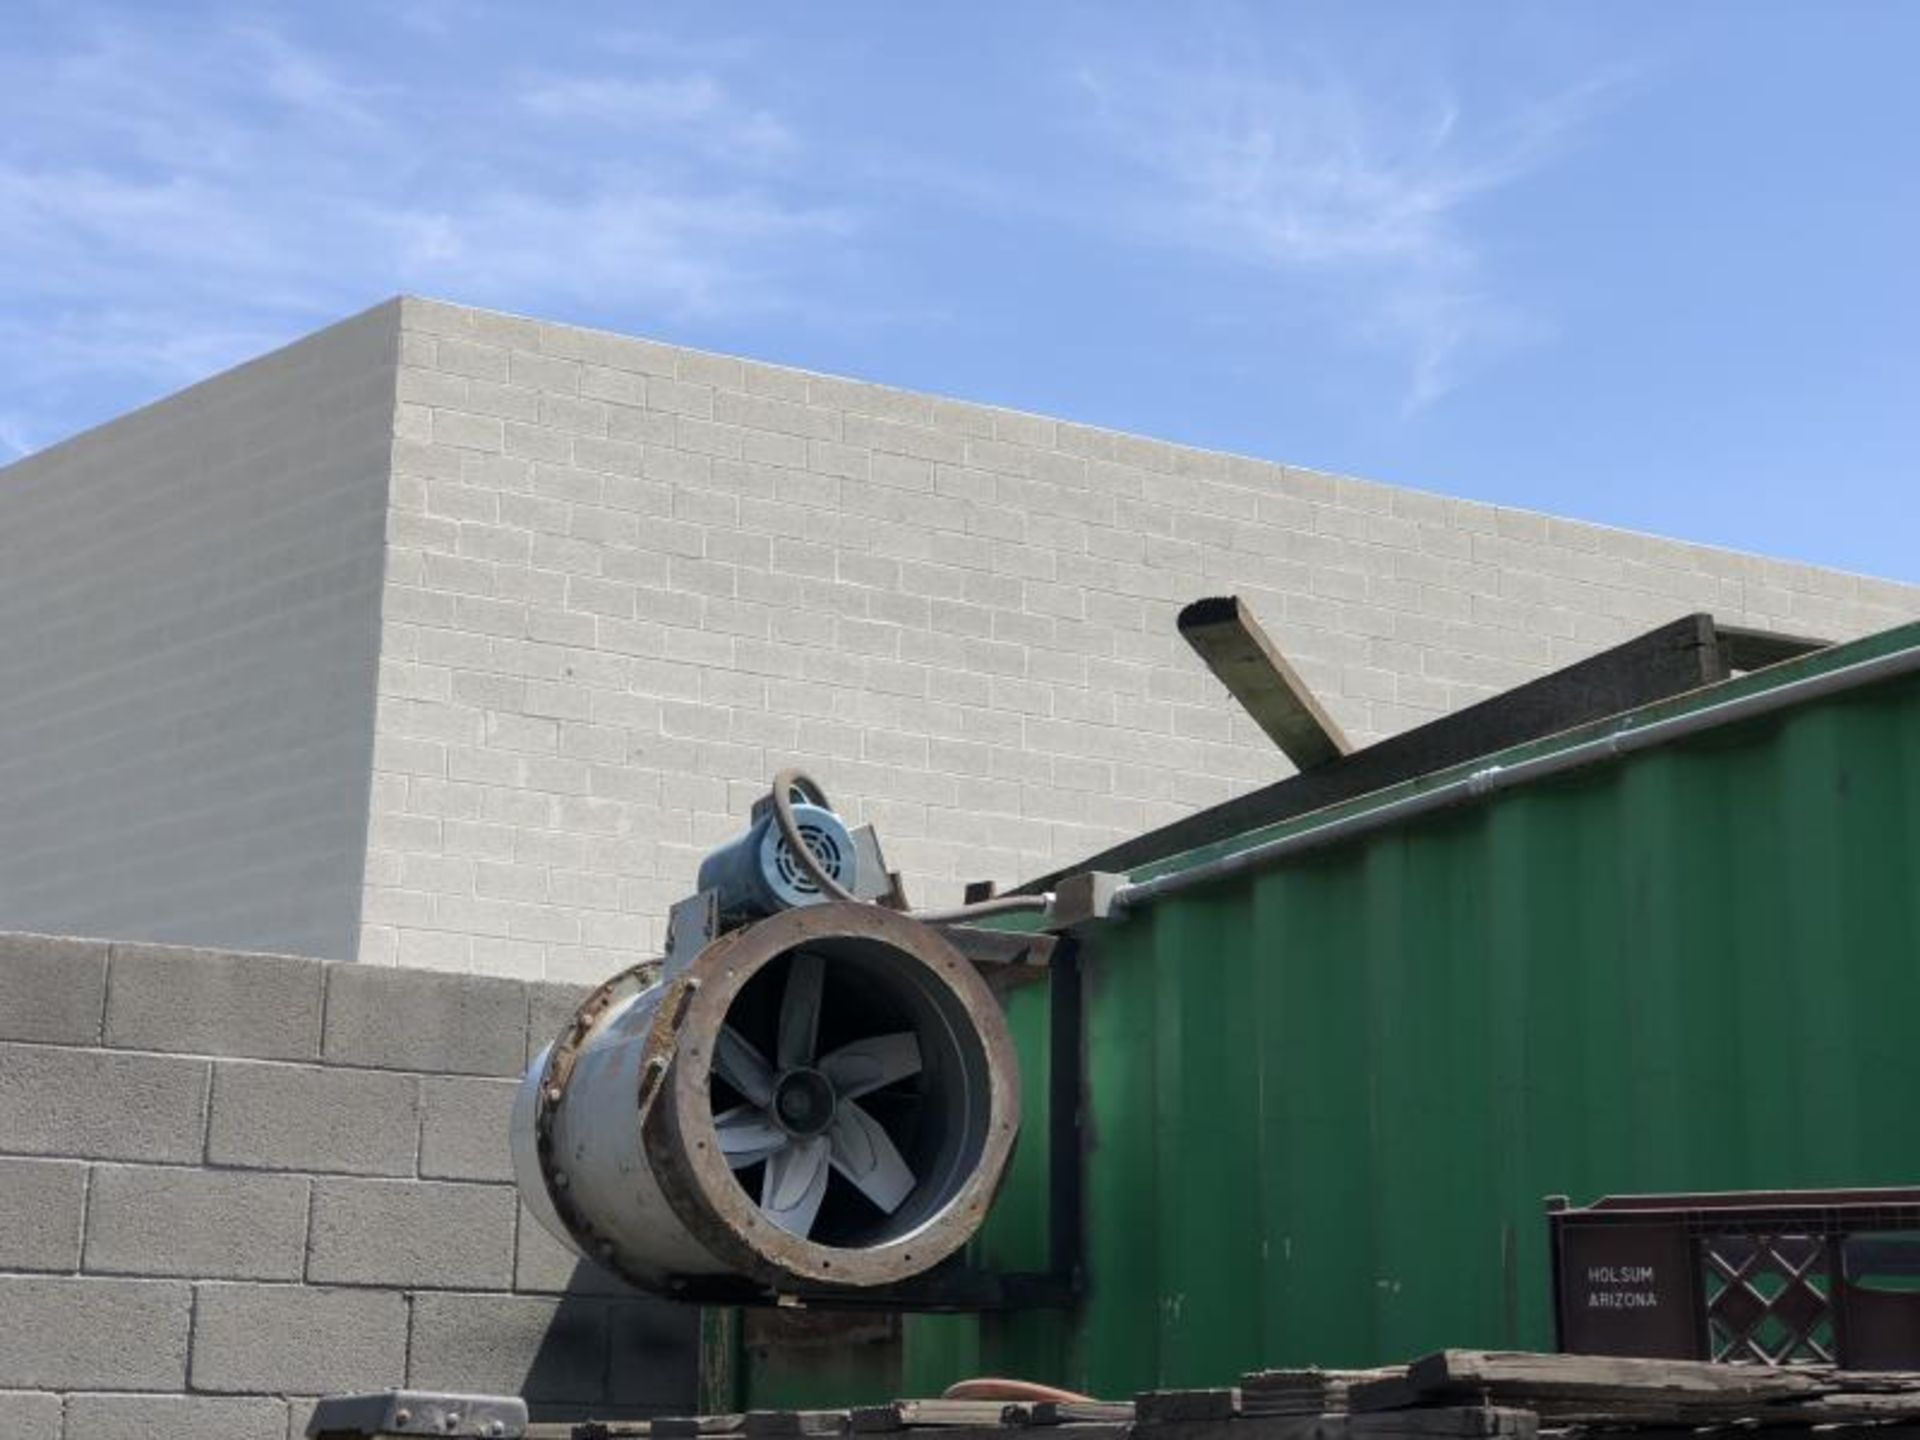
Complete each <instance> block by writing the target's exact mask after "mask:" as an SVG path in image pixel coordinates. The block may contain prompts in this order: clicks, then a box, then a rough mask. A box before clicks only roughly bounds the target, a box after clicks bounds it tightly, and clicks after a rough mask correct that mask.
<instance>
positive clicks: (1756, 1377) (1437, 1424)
mask: <svg viewBox="0 0 1920 1440" xmlns="http://www.w3.org/2000/svg"><path fill="white" fill-rule="evenodd" d="M1815 1426H1818V1427H1820V1430H1819V1434H1818V1436H1817V1437H1815V1436H1814V1429H1813V1427H1815ZM1034 1427H1049V1428H1052V1429H1054V1430H1056V1431H1057V1432H1058V1435H1057V1436H1056V1437H1053V1440H1537V1437H1538V1436H1540V1435H1541V1434H1542V1432H1545V1433H1546V1434H1547V1435H1549V1436H1553V1437H1558V1440H1589V1437H1592V1436H1594V1435H1596V1434H1597V1432H1601V1431H1607V1432H1613V1433H1614V1434H1620V1433H1622V1432H1634V1431H1645V1432H1653V1431H1659V1432H1662V1440H1670V1437H1672V1436H1673V1433H1674V1432H1675V1431H1676V1430H1680V1431H1687V1432H1692V1434H1693V1435H1695V1436H1697V1437H1701V1440H1707V1437H1711V1440H1920V1374H1907V1373H1869V1372H1862V1371H1847V1370H1837V1369H1835V1368H1833V1367H1832V1366H1827V1365H1793V1366H1763V1365H1718V1364H1708V1363H1705V1362H1703V1361H1692V1360H1629V1359H1615V1358H1610V1357H1603V1356H1585V1355H1538V1354H1528V1353H1521V1352H1509V1351H1493V1350H1442V1351H1439V1352H1437V1353H1435V1354H1432V1355H1427V1356H1423V1357H1421V1358H1420V1359H1418V1360H1415V1361H1414V1362H1413V1363H1412V1364H1410V1365H1404V1366H1394V1367H1389V1368H1386V1369H1377V1370H1314V1369H1305V1370H1260V1371H1254V1372H1251V1373H1249V1374H1247V1375H1245V1376H1243V1377H1242V1378H1241V1382H1240V1384H1239V1385H1237V1386H1232V1387H1227V1388H1218V1389H1193V1390H1152V1391H1147V1392H1144V1393H1142V1394H1140V1395H1138V1396H1136V1397H1135V1398H1134V1400H1133V1401H1131V1402H1124V1401H1121V1402H1107V1401H1089V1402H1065V1401H1062V1402H1040V1403H1036V1402H1019V1403H1004V1402H1001V1401H997V1400H895V1401H892V1402H890V1403H888V1404H885V1405H871V1406H862V1407H859V1408H857V1409H851V1410H757V1411H752V1412H749V1413H748V1414H745V1415H709V1416H700V1417H693V1418H686V1419H668V1420H656V1421H654V1422H652V1423H651V1425H649V1424H646V1423H632V1424H604V1425H595V1424H589V1425H558V1426H544V1425H543V1426H535V1427H533V1428H532V1429H531V1430H530V1431H529V1432H528V1434H529V1440H536V1437H537V1440H628V1437H647V1440H718V1437H738V1440H821V1437H852V1436H855V1435H860V1436H875V1435H889V1434H896V1433H902V1432H907V1431H933V1430H938V1431H940V1432H941V1434H940V1436H939V1437H938V1440H1005V1437H1006V1432H1007V1431H1009V1430H1012V1429H1029V1428H1034ZM1736 1432H1737V1433H1736ZM929 1440H931V1437H929Z"/></svg>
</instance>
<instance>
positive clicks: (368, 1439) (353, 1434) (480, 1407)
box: [307, 1390, 527, 1440]
mask: <svg viewBox="0 0 1920 1440" xmlns="http://www.w3.org/2000/svg"><path fill="white" fill-rule="evenodd" d="M526 1433H527V1402H526V1401H524V1400H522V1399H519V1398H518V1397H516V1396H512V1395H448V1394H441V1393H438V1392H435V1391H427V1390H382V1391H379V1392H377V1393H375V1394H371V1395H329V1396H327V1397H326V1398H325V1399H323V1400H321V1401H320V1403H319V1404H317V1405H315V1406H314V1407H313V1415H312V1417H311V1418H310V1419H309V1420H308V1421H307V1434H308V1436H309V1437H311V1440H375V1437H386V1436H395V1435H440V1436H449V1435H451V1436H455V1437H461V1436H464V1437H469V1440H521V1437H522V1436H524V1435H525V1434H526Z"/></svg>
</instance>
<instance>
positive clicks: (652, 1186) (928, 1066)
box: [513, 902, 1020, 1294]
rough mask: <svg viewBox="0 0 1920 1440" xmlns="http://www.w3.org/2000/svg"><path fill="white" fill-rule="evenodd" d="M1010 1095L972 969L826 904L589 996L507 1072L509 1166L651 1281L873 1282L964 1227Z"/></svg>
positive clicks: (936, 944)
mask: <svg viewBox="0 0 1920 1440" xmlns="http://www.w3.org/2000/svg"><path fill="white" fill-rule="evenodd" d="M1019 1110H1020V1101H1019V1079H1018V1075H1017V1073H1016V1069H1015V1064H1014V1058H1013V1047H1012V1042H1011V1040H1010V1038H1009V1036H1008V1034H1007V1029H1006V1024H1005V1021H1004V1020H1003V1019H1002V1017H1001V1013H1000V1007H999V1004H998V1002H997V1001H996V1000H995V998H994V996H993V994H992V992H991V991H989V990H988V989H987V987H986V985H985V983H984V982H983V981H982V980H981V979H980V977H979V975H978V974H977V973H976V972H975V971H974V969H973V967H972V965H971V964H969V963H968V962H967V961H966V960H965V959H964V958H962V957H961V955H960V954H959V952H958V951H956V950H955V949H954V948H953V946H952V945H951V944H949V943H948V942H947V941H946V940H945V939H944V938H942V937H941V935H940V934H939V933H938V932H937V931H936V930H934V929H932V928H931V927H929V926H927V925H923V924H921V923H920V922H918V921H916V920H913V919H911V918H910V917H908V916H905V915H902V914H899V913H898V912H895V911H892V910H888V909H885V908H883V907H880V906H875V905H850V904H844V903H839V902H833V903H827V904H820V905H811V906H807V907H805V908H802V909H794V910H787V911H783V912H782V913H780V914H777V915H775V916H773V917H772V918H770V919H766V920H762V921H760V922H759V923H757V924H754V925H751V926H748V927H746V928H745V929H741V930H736V931H733V932H732V933H730V934H726V935H722V936H721V937H720V938H719V939H717V940H715V941H713V942H712V943H711V944H709V945H708V946H707V947H706V949H704V950H702V951H701V952H700V953H699V954H698V955H697V956H695V957H694V958H693V960H692V961H690V962H689V963H688V964H687V965H686V966H685V968H684V969H681V970H679V971H677V972H676V973H675V974H673V975H671V976H670V977H668V978H666V979H664V980H661V981H656V982H655V983H653V984H651V985H649V986H647V987H646V988H644V989H642V988H639V986H638V983H637V982H636V981H634V980H632V979H628V980H627V981H625V982H624V983H622V982H620V981H616V982H610V983H609V985H607V986H604V987H602V989H601V990H600V991H598V992H596V993H595V995H594V996H592V997H590V998H589V1000H588V1001H587V1003H586V1004H585V1005H584V1006H583V1007H582V1009H581V1011H580V1013H579V1015H578V1016H576V1018H575V1021H574V1023H573V1024H572V1025H571V1026H570V1027H569V1029H568V1030H567V1031H566V1032H565V1033H563V1034H562V1035H561V1036H560V1038H559V1039H558V1040H557V1041H556V1042H555V1044H554V1045H552V1046H550V1047H549V1048H548V1049H547V1051H546V1052H544V1053H543V1054H542V1055H541V1056H540V1058H539V1059H538V1060H536V1061H535V1062H534V1065H533V1067H532V1068H531V1070H529V1072H528V1074H527V1078H526V1080H525V1081H524V1082H523V1084H522V1086H521V1090H520V1094H519V1097H518V1100H517V1102H516V1106H515V1111H514V1118H513V1155H514V1169H515V1173H516V1176H517V1178H518V1181H519V1185H520V1191H521V1194H522V1195H523V1197H525V1199H526V1201H527V1204H528V1206H529V1208H530V1209H532V1211H533V1213H534V1214H535V1215H536V1216H538V1217H539V1218H540V1220H541V1222H542V1223H543V1224H544V1225H545V1226H546V1227H547V1228H548V1229H549V1230H551V1231H552V1232H553V1233H554V1234H555V1235H556V1236H557V1237H558V1238H560V1239H561V1240H562V1241H563V1242H564V1243H566V1244H567V1245H569V1246H570V1247H572V1248H573V1249H575V1250H576V1251H578V1252H579V1253H581V1254H583V1255H587V1256H591V1257H592V1258H594V1259H596V1260H598V1261H600V1262H601V1263H602V1264H605V1265H607V1266H609V1267H610V1268H613V1269H615V1270H617V1271H619V1272H620V1273H622V1274H624V1275H625V1276H626V1277H627V1278H628V1279H630V1280H632V1281H634V1282H635V1283H637V1284H640V1285H644V1286H646V1287H647V1288H649V1289H653V1290H657V1291H660V1292H662V1293H665V1294H674V1293H677V1292H679V1291H682V1290H684V1289H685V1288H686V1285H687V1283H688V1282H689V1281H692V1280H695V1279H700V1278H708V1279H711V1278H713V1277H736V1278H739V1279H744V1280H747V1281H750V1282H752V1283H753V1284H755V1285H757V1286H759V1287H761V1288H762V1289H764V1290H766V1291H771V1292H782V1291H785V1290H790V1289H793V1288H795V1287H796V1286H798V1287H804V1286H809V1285H833V1286H858V1287H871V1286H880V1285H886V1284H889V1283H892V1282H895V1281H899V1280H902V1279H905V1278H906V1277H908V1276H911V1275H915V1274H918V1273H919V1272H921V1271H923V1270H926V1269H928V1268H929V1267H931V1266H933V1265H935V1264H937V1263H938V1262H939V1261H941V1260H943V1259H945V1258H946V1257H947V1256H948V1255H951V1254H952V1253H953V1252H954V1251H955V1250H957V1249H959V1248H960V1246H962V1245H963V1244H965V1243H966V1241H967V1240H968V1239H969V1238H970V1237H971V1236H972V1235H973V1233H974V1231H975V1230H976V1229H978V1227H979V1225H980V1223H981V1221H982V1220H983V1219H985V1217H986V1213H987V1206H988V1203H989V1202H990V1201H991V1199H992V1197H993V1194H994V1192H995V1190H996V1189H997V1188H998V1186H999V1183H1000V1179H1001V1176H1002V1175H1003V1173H1004V1172H1005V1169H1006V1165H1007V1161H1008V1158H1009V1157H1010V1155H1011V1153H1012V1149H1013V1143H1014V1139H1015V1136H1016V1132H1017V1129H1018V1125H1019Z"/></svg>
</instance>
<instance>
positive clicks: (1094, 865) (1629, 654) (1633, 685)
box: [1020, 614, 1729, 894]
mask: <svg viewBox="0 0 1920 1440" xmlns="http://www.w3.org/2000/svg"><path fill="white" fill-rule="evenodd" d="M1728 673H1729V671H1728V668H1727V661H1726V657H1725V656H1724V655H1722V654H1721V652H1720V646H1719V641H1718V638H1717V636H1716V635H1715V633H1714V624H1713V617H1712V616H1711V615H1707V614H1696V615H1688V616H1684V617H1683V618H1681V619H1679V620H1675V621H1672V622H1671V623H1669V624H1666V625H1662V626H1661V627H1660V628H1659V629H1658V630H1650V631H1648V632H1647V633H1646V634H1645V635H1642V636H1639V637H1638V638H1637V639H1633V640H1629V641H1627V642H1626V643H1625V644H1622V645H1616V646H1614V647H1613V649H1611V650H1604V651H1602V652H1601V653H1600V654H1598V655H1595V656H1593V657H1591V658H1590V659H1586V660H1582V661H1580V662H1578V663H1577V664H1574V665H1569V666H1567V667H1566V669H1564V670H1556V671H1555V672H1554V673H1553V674H1551V675H1546V676H1543V677H1542V678H1540V679H1538V680H1535V681H1533V682H1531V683H1530V684H1526V685H1522V686H1520V687H1518V688H1517V689H1513V690H1509V691H1507V692H1506V693H1505V694H1503V695H1495V696H1493V697H1492V698H1491V699H1487V700H1482V701H1481V702H1480V703H1479V704H1478V705H1470V706H1468V707H1467V708H1466V709H1464V710H1457V711H1455V712H1454V713H1453V714H1451V715H1443V716H1441V717H1440V718H1439V719H1438V720H1433V721H1429V722H1428V723H1427V724H1425V725H1421V726H1418V727H1416V728H1415V729H1412V730H1407V731H1404V732H1402V733H1401V734H1399V735H1394V736H1391V737H1389V738H1388V739H1385V740H1382V741H1381V742H1380V743H1379V744H1377V745H1369V746H1368V747H1367V748H1366V749H1364V750H1356V751H1354V753H1353V754H1351V755H1344V756H1342V757H1341V758H1340V759H1338V760H1333V761H1329V762H1328V763H1327V764H1325V765H1321V766H1319V767H1317V768H1316V769H1313V770H1304V771H1302V772H1301V773H1300V774H1298V775H1294V776H1290V777H1289V778H1287V779H1285V780H1281V781H1278V782H1277V783H1275V784H1272V785H1268V786H1266V787H1265V788H1264V789H1260V790H1255V791H1253V792H1251V793H1250V794H1246V795H1240V796H1236V797H1235V798H1234V799H1232V800H1228V801H1225V802H1224V803H1222V804H1219V805H1215V806H1213V807H1212V808H1211V809H1207V810H1200V811H1196V812H1195V813H1194V814H1192V815H1188V816H1185V817H1184V818H1182V819H1179V820H1176V821H1174V822H1173V823H1172V824H1171V825H1164V826H1162V827H1161V828H1160V829H1158V830H1152V831H1149V832H1148V833H1147V834H1145V835H1136V836H1135V837H1133V838H1132V839H1130V840H1125V841H1122V842H1121V843H1120V844H1118V845H1116V846H1114V847H1113V848H1111V849H1109V850H1104V851H1102V852H1101V853H1100V854H1098V855H1093V856H1090V857H1088V858H1087V859H1085V860H1082V861H1080V862H1078V863H1077V864H1074V865H1070V866H1067V867H1065V868H1064V869H1060V870H1056V871H1054V872H1053V873H1052V874H1050V875H1042V876H1040V877H1038V878H1037V879H1034V880H1030V881H1028V882H1027V883H1025V884H1024V885H1022V886H1020V890H1021V892H1022V893H1025V894H1034V893H1037V892H1039V891H1044V890H1051V889H1053V888H1054V887H1055V885H1056V884H1057V882H1058V881H1059V880H1060V878H1061V877H1062V876H1064V875H1069V874H1072V873H1073V872H1075V871H1078V870H1110V871H1121V872H1123V871H1128V870H1133V869H1137V868H1138V867H1140V866H1142V865H1146V864H1149V863H1151V862H1152V861H1155V860H1164V859H1165V858H1166V857H1168V856H1169V855H1178V854H1180V853H1181V852H1182V851H1184V850H1192V849H1194V848H1195V847H1197V846H1200V845H1211V844H1213V843H1214V842H1216V841H1219V840H1227V839H1231V838H1232V837H1233V836H1235V835H1244V834H1245V833H1246V832H1247V831H1249V830H1257V829H1259V828H1260V827H1261V826H1263V825H1273V824H1277V823H1279V822H1280V821H1282V820H1291V819H1293V818H1294V817H1295V816H1296V815H1305V814H1306V813H1308V812H1309V811H1312V810H1320V809H1324V808H1325V807H1326V806H1328V805H1337V804H1339V803H1341V802H1342V801H1345V800H1352V799H1354V798H1355V797H1356V796H1360V795H1366V794H1370V793H1371V792H1373V791H1375V790H1383V789H1385V788H1386V787H1387V786H1389V785H1397V784H1399V783H1400V782H1401V781H1403V780H1412V779H1415V778H1416V777H1418V776H1421V775H1429V774H1432V773H1433V772H1434V771H1436V770H1444V769H1446V768H1447V767H1449V766H1452V765H1459V764H1463V763H1465V762H1466V761H1468V760H1477V759H1478V758H1480V757H1481V756H1482V755H1490V754H1492V753H1493V752H1494V751H1496V750H1504V749H1506V748H1507V747H1508V746H1509V745H1520V744H1524V743H1525V742H1527V741H1529V740H1539V739H1542V738H1544V737H1546V736H1548V735H1555V734H1558V733H1559V732H1560V731H1562V730H1570V729H1572V728H1573V727H1574V726H1576V725H1584V724H1586V723H1588V722H1589V721H1593V720H1602V719H1605V718H1606V717H1607V716H1609V715H1618V714H1620V713H1621V712H1622V711H1626V710H1637V709H1638V708H1639V707H1640V706H1642V705H1651V704H1652V703H1654V702H1655V701H1657V700H1667V699H1671V698H1672V697H1673V696H1675V695H1680V694H1683V693H1685V692H1686V691H1688V690H1697V689H1699V688H1700V687H1701V686H1702V685H1712V684H1716V683H1718V682H1719V681H1721V680H1725V679H1726V678H1727V676H1728Z"/></svg>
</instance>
